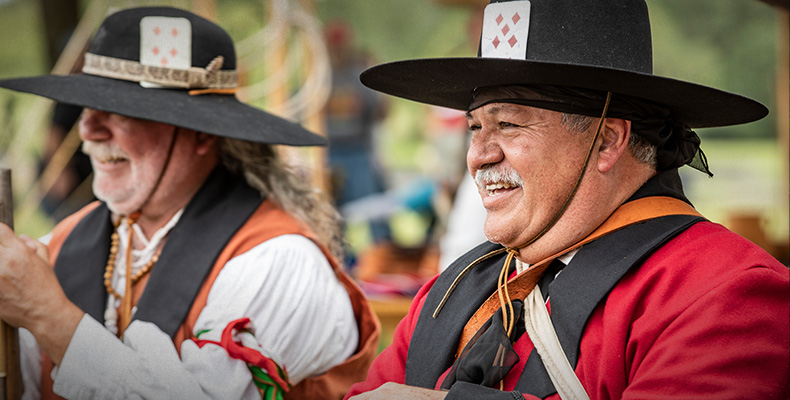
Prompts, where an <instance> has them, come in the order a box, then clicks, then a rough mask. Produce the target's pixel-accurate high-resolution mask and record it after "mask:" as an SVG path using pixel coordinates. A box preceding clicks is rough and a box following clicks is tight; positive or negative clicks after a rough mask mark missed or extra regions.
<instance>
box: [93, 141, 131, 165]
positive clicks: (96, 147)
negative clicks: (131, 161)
mask: <svg viewBox="0 0 790 400" xmlns="http://www.w3.org/2000/svg"><path fill="white" fill-rule="evenodd" d="M82 152H83V153H85V154H87V155H89V156H91V157H93V158H96V159H98V160H117V159H128V158H129V155H128V154H126V152H124V151H123V150H121V149H119V148H118V147H117V146H115V145H113V144H105V143H98V142H92V141H85V142H82Z"/></svg>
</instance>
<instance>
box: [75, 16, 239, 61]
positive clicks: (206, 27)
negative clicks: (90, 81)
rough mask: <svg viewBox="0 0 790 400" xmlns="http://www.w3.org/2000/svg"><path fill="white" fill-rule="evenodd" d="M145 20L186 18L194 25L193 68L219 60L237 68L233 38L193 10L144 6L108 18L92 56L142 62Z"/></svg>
mask: <svg viewBox="0 0 790 400" xmlns="http://www.w3.org/2000/svg"><path fill="white" fill-rule="evenodd" d="M144 17H171V18H185V19H187V20H188V21H189V22H190V24H191V26H192V29H191V31H192V32H191V33H192V37H191V50H192V57H191V58H192V60H191V64H192V66H193V67H198V68H205V67H206V66H207V65H208V64H209V63H210V62H211V61H212V60H213V59H214V58H215V57H217V56H222V57H223V58H224V61H223V64H222V69H223V70H234V69H236V51H235V49H234V46H233V40H232V39H231V37H230V36H229V35H228V34H227V33H226V32H225V30H223V29H222V28H220V27H219V26H218V25H216V24H214V23H213V22H211V21H209V20H207V19H205V18H203V17H200V16H198V15H195V14H193V13H191V12H189V11H185V10H181V9H178V8H172V7H141V8H132V9H128V10H122V11H119V12H117V13H115V14H112V15H110V16H108V17H107V18H106V19H105V20H104V22H103V23H102V24H101V26H100V27H99V30H98V31H97V32H96V35H95V37H94V39H93V42H92V43H91V46H90V50H88V52H89V53H92V54H97V55H101V56H107V57H113V58H120V59H125V60H130V61H138V62H139V61H140V41H141V34H140V20H141V19H143V18H144Z"/></svg>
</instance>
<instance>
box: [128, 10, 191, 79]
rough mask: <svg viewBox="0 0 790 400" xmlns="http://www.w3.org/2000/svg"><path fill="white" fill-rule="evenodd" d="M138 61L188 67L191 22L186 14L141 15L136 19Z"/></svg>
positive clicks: (189, 62) (160, 65)
mask: <svg viewBox="0 0 790 400" xmlns="http://www.w3.org/2000/svg"><path fill="white" fill-rule="evenodd" d="M140 63H141V64H144V65H154V66H157V67H165V68H175V69H189V67H191V66H192V25H191V24H190V22H189V20H188V19H186V18H171V17H143V18H142V19H141V20H140Z"/></svg>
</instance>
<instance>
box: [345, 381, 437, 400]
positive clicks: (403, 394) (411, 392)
mask: <svg viewBox="0 0 790 400" xmlns="http://www.w3.org/2000/svg"><path fill="white" fill-rule="evenodd" d="M445 396H447V392H442V391H438V390H430V389H425V388H420V387H416V386H408V385H402V384H400V383H395V382H387V383H385V384H383V385H381V386H379V387H378V389H376V390H373V391H370V392H366V393H362V394H359V395H357V396H354V397H352V398H351V399H353V400H368V399H370V400H375V399H382V400H389V399H411V400H433V399H443V398H445ZM351 399H349V400H351Z"/></svg>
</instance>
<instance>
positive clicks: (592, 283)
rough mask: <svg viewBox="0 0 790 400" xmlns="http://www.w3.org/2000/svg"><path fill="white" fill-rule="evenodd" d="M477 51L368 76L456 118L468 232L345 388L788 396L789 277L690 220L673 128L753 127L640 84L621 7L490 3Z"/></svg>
mask: <svg viewBox="0 0 790 400" xmlns="http://www.w3.org/2000/svg"><path fill="white" fill-rule="evenodd" d="M480 53H481V54H480V57H477V58H450V59H421V60H407V61H400V62H394V63H390V64H383V65H379V66H376V67H373V68H371V69H369V70H367V71H365V72H364V73H363V74H362V76H361V80H362V82H363V83H364V84H366V85H367V86H369V87H371V88H373V89H376V90H379V91H382V92H385V93H388V94H392V95H396V96H400V97H404V98H407V99H411V100H416V101H420V102H424V103H428V104H433V105H439V106H445V107H450V108H455V109H460V110H466V111H467V119H468V122H469V129H470V131H471V133H472V139H471V143H470V148H469V151H468V154H467V165H468V168H469V172H470V173H471V175H472V176H473V177H474V179H475V182H476V183H477V186H478V189H479V192H480V197H481V199H482V202H483V205H484V206H485V208H486V210H487V217H486V222H485V226H484V229H485V234H486V236H487V238H488V239H489V240H490V242H487V243H483V244H481V245H479V246H478V247H476V248H474V249H472V250H470V251H469V252H468V253H467V254H465V255H463V256H461V257H460V258H459V259H458V260H457V261H456V262H455V263H454V264H452V265H451V266H450V267H449V268H448V269H447V270H446V271H445V272H444V273H442V274H441V275H440V276H438V277H436V278H435V279H433V280H431V281H429V282H428V283H427V284H426V285H425V286H424V287H423V288H422V289H421V290H420V292H419V293H418V294H417V296H416V297H415V299H414V301H413V303H412V306H411V309H410V310H409V313H408V315H407V316H406V317H405V318H404V319H403V321H401V323H400V324H399V325H398V328H397V330H396V332H395V335H394V340H393V343H392V345H391V346H390V347H389V348H387V349H386V350H385V351H384V352H382V354H381V355H380V356H379V357H378V358H377V359H376V361H374V363H373V365H372V367H371V369H370V371H369V373H368V377H367V380H366V381H365V382H363V383H360V384H357V385H355V386H354V387H352V390H351V391H350V393H349V395H348V396H347V397H353V398H354V399H390V398H419V399H428V398H447V399H539V398H541V399H542V398H550V399H559V398H562V399H566V400H567V399H585V398H591V399H647V398H652V399H655V398H694V399H698V398H710V399H717V400H718V399H744V398H788V396H789V395H790V393H788V391H789V389H788V386H787V375H788V372H789V370H790V366H789V364H790V361H789V360H790V349H788V347H789V346H788V342H787V338H788V335H790V327H789V326H788V325H790V324H789V323H788V319H787V314H788V312H789V311H790V304H789V303H790V300H789V298H790V293H789V292H790V274H788V268H787V267H785V266H783V265H782V264H780V263H779V262H778V261H777V260H776V259H774V258H773V257H771V256H770V255H769V254H767V253H766V252H765V251H763V250H762V249H760V248H758V247H757V246H756V245H754V244H752V243H750V242H748V241H747V240H745V239H744V238H742V237H739V236H738V235H736V234H734V233H732V232H730V231H728V230H727V229H725V228H724V227H723V226H721V225H718V224H715V223H713V222H710V221H708V220H706V219H705V218H704V217H702V216H701V215H699V213H697V212H696V211H695V210H694V208H693V206H692V205H691V203H690V202H689V200H688V199H687V198H686V197H685V195H684V194H683V190H682V184H681V181H680V177H679V175H678V168H679V167H681V166H684V165H688V166H691V167H693V168H695V169H698V170H700V171H701V172H703V173H705V174H707V175H711V176H712V174H711V172H710V171H709V169H708V166H707V162H706V159H705V156H704V154H703V153H702V150H701V149H700V146H699V145H700V139H699V137H698V136H697V134H696V133H694V131H693V130H692V128H698V127H710V126H722V125H733V124H740V123H747V122H751V121H754V120H757V119H760V118H762V117H763V116H765V115H766V113H767V110H766V109H765V107H764V106H762V105H761V104H759V103H757V102H755V101H753V100H751V99H747V98H744V97H741V96H739V95H735V94H732V93H727V92H723V91H719V90H716V89H713V88H709V87H704V86H700V85H696V84H693V83H688V82H683V81H678V80H674V79H669V78H665V77H660V76H656V75H654V74H653V73H652V51H651V39H650V25H649V21H648V14H647V7H646V5H645V3H644V2H643V1H638V0H614V1H613V0H607V1H589V0H531V1H523V0H518V1H492V3H491V4H490V5H488V7H487V8H486V10H485V13H484V24H483V32H482V37H481V42H480Z"/></svg>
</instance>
